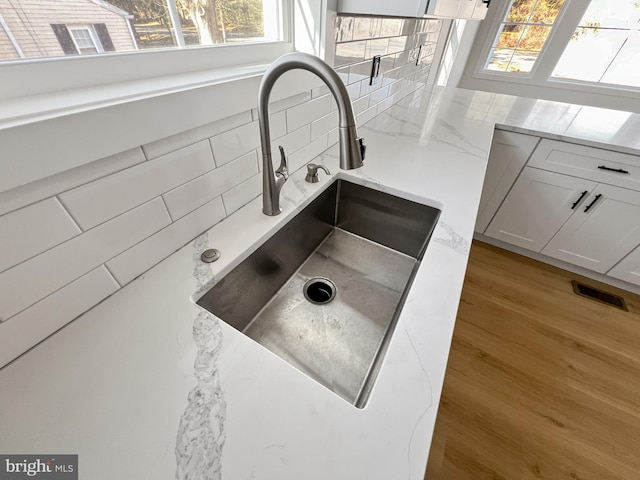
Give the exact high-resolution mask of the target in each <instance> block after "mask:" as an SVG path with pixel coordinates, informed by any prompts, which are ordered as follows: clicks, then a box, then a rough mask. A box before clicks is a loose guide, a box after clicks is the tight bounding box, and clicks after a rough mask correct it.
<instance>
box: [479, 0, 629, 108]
mask: <svg viewBox="0 0 640 480" xmlns="http://www.w3.org/2000/svg"><path fill="white" fill-rule="evenodd" d="M511 3H512V1H511V0H506V1H504V2H501V3H500V4H499V6H498V8H496V9H495V10H494V14H493V17H492V18H491V20H490V22H491V24H490V27H489V29H488V34H487V35H486V37H485V39H484V41H483V44H482V47H481V49H480V51H479V54H478V56H477V60H476V63H475V65H474V67H473V71H472V74H471V77H472V78H473V79H477V80H492V81H497V82H506V83H512V84H521V85H531V86H534V87H553V88H559V89H564V90H573V91H578V92H582V93H604V94H606V95H614V96H620V97H629V96H637V95H638V94H640V88H636V87H631V86H625V85H615V84H608V83H596V82H586V81H581V80H574V79H567V78H554V77H552V76H551V75H552V73H553V70H554V69H555V66H556V64H557V63H558V61H559V60H560V57H561V56H562V54H563V53H564V50H565V48H566V47H567V45H568V43H569V41H570V40H571V36H572V35H573V33H574V31H575V30H576V28H577V27H578V24H579V23H580V20H581V19H582V17H583V15H584V13H585V12H586V10H587V8H588V7H589V4H590V2H582V1H577V0H565V4H564V6H563V8H562V10H561V12H560V14H559V15H558V18H557V19H556V22H555V24H554V25H553V26H552V29H551V33H550V34H549V37H548V38H547V41H546V43H545V45H544V46H543V48H542V49H541V51H540V55H539V57H538V61H536V63H535V65H534V66H533V68H532V70H531V72H530V73H514V72H498V71H491V70H486V69H485V65H486V64H487V63H488V60H489V57H490V54H491V47H492V46H493V43H494V41H495V38H496V36H497V34H498V31H499V29H500V25H501V24H502V23H503V21H504V19H505V17H506V15H507V12H508V10H509V9H510V8H511Z"/></svg>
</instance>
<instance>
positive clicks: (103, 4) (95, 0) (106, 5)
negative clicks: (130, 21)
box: [89, 0, 133, 18]
mask: <svg viewBox="0 0 640 480" xmlns="http://www.w3.org/2000/svg"><path fill="white" fill-rule="evenodd" d="M89 1H90V2H91V3H95V4H96V5H99V6H100V7H102V8H106V9H107V10H109V11H111V12H113V13H117V14H118V15H120V16H123V17H125V18H133V15H131V14H130V13H129V12H125V11H124V10H122V9H121V8H118V7H116V6H115V5H111V4H110V3H109V2H105V1H104V0H89Z"/></svg>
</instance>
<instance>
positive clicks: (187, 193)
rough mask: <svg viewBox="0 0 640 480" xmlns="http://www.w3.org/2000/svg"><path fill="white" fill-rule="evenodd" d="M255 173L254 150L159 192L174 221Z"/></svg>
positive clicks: (256, 161) (255, 155)
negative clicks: (163, 191) (168, 189)
mask: <svg viewBox="0 0 640 480" xmlns="http://www.w3.org/2000/svg"><path fill="white" fill-rule="evenodd" d="M256 173H258V158H257V154H256V151H255V150H252V151H251V152H249V153H248V154H246V155H243V156H242V157H240V158H238V159H237V160H234V161H232V162H230V163H227V164H225V165H223V166H222V167H218V168H216V169H215V170H212V171H210V172H208V173H206V174H205V175H202V176H201V177H198V178H196V179H195V180H192V181H190V182H188V183H185V184H183V185H181V186H179V187H178V188H175V189H174V190H171V191H170V192H167V193H165V194H164V195H163V197H164V201H165V203H166V205H167V209H168V210H169V214H170V215H171V218H172V219H173V220H174V221H175V220H177V219H179V218H181V217H183V216H184V215H186V214H187V213H189V212H191V211H193V210H195V209H196V208H198V207H200V206H201V205H204V204H205V203H207V202H209V201H210V200H212V199H213V198H215V197H218V196H220V195H222V193H224V192H226V191H227V190H229V189H230V188H233V187H235V186H236V185H238V184H239V183H240V182H243V181H244V180H246V179H247V178H249V177H250V176H252V175H254V174H256Z"/></svg>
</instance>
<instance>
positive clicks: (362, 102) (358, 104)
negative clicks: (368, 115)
mask: <svg viewBox="0 0 640 480" xmlns="http://www.w3.org/2000/svg"><path fill="white" fill-rule="evenodd" d="M367 108H369V95H367V96H366V97H360V98H359V99H358V100H356V101H355V102H353V113H354V114H355V115H358V114H359V113H362V112H364V111H365V110H366V109H367Z"/></svg>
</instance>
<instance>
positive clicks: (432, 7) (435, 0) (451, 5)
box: [427, 0, 468, 18]
mask: <svg viewBox="0 0 640 480" xmlns="http://www.w3.org/2000/svg"><path fill="white" fill-rule="evenodd" d="M467 1H468V0H429V4H428V5H427V14H428V15H435V16H437V17H447V18H456V17H457V16H458V10H460V5H461V3H462V2H467Z"/></svg>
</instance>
